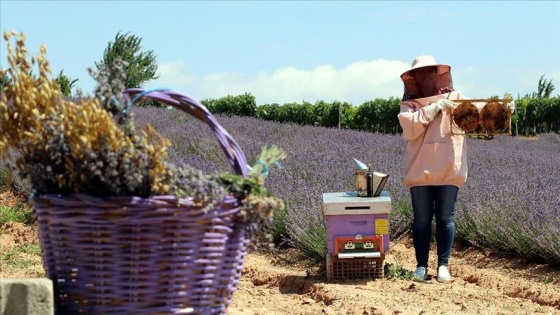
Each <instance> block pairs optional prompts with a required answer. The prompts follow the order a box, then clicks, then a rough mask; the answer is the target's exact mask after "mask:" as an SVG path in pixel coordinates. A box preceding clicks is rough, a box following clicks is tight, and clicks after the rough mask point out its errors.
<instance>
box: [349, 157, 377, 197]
mask: <svg viewBox="0 0 560 315" xmlns="http://www.w3.org/2000/svg"><path fill="white" fill-rule="evenodd" d="M354 163H355V164H356V173H355V174H354V176H355V177H356V193H357V195H358V197H373V172H372V171H371V166H370V165H366V164H364V163H363V162H360V161H358V160H356V159H354Z"/></svg>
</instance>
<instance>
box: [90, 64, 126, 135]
mask: <svg viewBox="0 0 560 315" xmlns="http://www.w3.org/2000/svg"><path fill="white" fill-rule="evenodd" d="M127 66H128V62H126V61H124V60H122V59H120V58H115V59H114V60H113V63H112V64H111V66H109V67H108V66H106V65H101V66H100V69H99V71H95V70H94V69H93V68H88V72H89V75H90V76H91V77H92V78H94V79H95V81H96V82H97V86H96V88H95V97H96V98H98V99H100V100H101V104H102V105H103V108H105V110H106V111H108V112H109V113H111V114H113V117H114V118H115V120H116V122H117V123H118V124H119V125H121V126H123V128H124V130H125V132H126V134H127V135H132V134H134V122H133V119H132V113H131V107H132V104H130V102H129V100H128V99H126V98H125V97H124V94H123V92H122V91H124V89H125V88H126V86H125V85H124V81H125V79H126V71H125V67H127Z"/></svg>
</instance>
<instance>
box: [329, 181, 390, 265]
mask: <svg viewBox="0 0 560 315" xmlns="http://www.w3.org/2000/svg"><path fill="white" fill-rule="evenodd" d="M390 212H391V197H390V196H389V193H388V192H387V191H383V192H382V193H381V195H380V196H379V197H358V196H357V193H356V192H334V193H324V194H323V215H324V216H325V219H326V221H327V249H328V252H329V254H336V253H334V252H333V251H334V241H335V237H337V236H356V235H357V234H360V235H382V236H383V248H384V251H385V252H387V251H388V250H389V213H390Z"/></svg>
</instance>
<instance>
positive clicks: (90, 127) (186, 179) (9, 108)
mask: <svg viewBox="0 0 560 315" xmlns="http://www.w3.org/2000/svg"><path fill="white" fill-rule="evenodd" d="M15 35H18V34H17V33H5V35H4V38H5V40H6V41H9V39H10V38H12V37H13V36H15ZM7 46H8V60H9V61H10V65H11V67H10V69H8V70H7V71H8V73H9V74H10V76H11V77H12V78H13V81H12V82H11V83H9V84H8V85H7V86H6V87H5V88H4V89H3V93H2V97H1V99H0V110H1V115H0V117H1V118H0V119H1V120H0V123H1V124H0V126H1V129H0V156H4V155H6V154H7V151H8V150H9V149H15V150H17V151H18V152H19V154H18V159H17V161H16V162H17V169H18V171H19V173H21V174H22V175H23V176H27V177H28V178H29V179H30V182H31V184H32V186H33V188H34V190H35V192H36V193H38V194H45V193H60V194H71V193H76V192H80V193H89V194H91V195H94V196H98V197H107V196H141V197H148V196H150V195H154V194H155V195H165V194H173V195H175V196H179V197H190V198H192V200H193V201H194V202H195V203H198V204H199V205H201V206H202V207H204V208H205V209H210V208H212V207H213V206H214V205H215V204H216V203H218V202H220V201H221V200H223V198H224V197H225V196H226V195H227V194H234V195H236V196H237V197H238V198H239V199H240V200H241V201H242V203H243V211H242V218H241V219H242V220H247V221H250V222H254V221H255V220H254V219H255V218H270V217H271V214H272V211H273V210H275V209H282V208H283V207H284V204H283V202H282V200H280V199H277V198H274V197H273V196H272V195H271V194H269V193H268V191H266V189H265V188H264V186H263V185H264V178H265V177H266V176H267V172H268V168H269V167H270V166H271V165H272V164H273V163H275V162H276V161H278V160H279V159H282V158H284V157H285V153H284V152H283V151H281V150H280V149H278V148H277V147H272V148H266V147H265V148H264V149H263V152H262V154H261V156H260V157H259V161H258V162H257V164H256V165H255V166H254V167H253V169H252V171H251V172H250V176H249V177H248V178H243V177H242V176H240V175H232V174H216V175H205V174H203V173H202V172H201V171H199V170H196V169H194V168H192V167H190V166H187V165H183V166H182V167H177V166H175V165H173V164H171V163H169V162H168V161H167V158H168V155H167V150H168V148H169V147H170V146H171V142H170V141H169V140H168V139H167V138H165V137H163V136H162V135H161V134H159V133H158V132H157V131H156V130H155V129H153V128H152V127H151V125H150V124H147V125H146V128H145V130H143V131H142V132H140V133H136V132H134V123H133V120H132V115H131V112H130V109H131V104H130V103H129V101H128V99H127V98H125V97H124V95H123V93H122V90H123V88H124V85H123V78H124V77H125V74H124V73H123V72H124V64H123V63H122V62H121V61H119V60H116V61H115V63H114V64H113V65H112V67H110V68H108V69H107V68H102V69H101V70H100V71H99V73H94V72H93V71H90V73H91V74H93V75H94V76H95V77H96V80H97V82H98V86H97V88H96V90H95V97H93V98H84V99H80V101H81V102H80V104H76V103H75V102H73V101H72V100H70V99H67V98H64V97H62V95H61V93H60V89H59V86H58V83H57V82H56V80H54V79H52V78H50V74H51V71H50V67H49V62H48V60H47V59H46V58H45V55H46V48H45V47H44V46H42V47H41V52H40V54H39V56H38V57H37V59H36V60H37V66H38V68H39V78H38V79H35V78H33V77H31V75H30V72H31V68H32V66H33V65H34V64H35V63H36V61H35V58H32V60H31V61H29V60H27V58H26V53H27V49H26V47H25V37H24V35H23V34H21V35H20V37H19V39H18V40H17V41H16V48H15V50H14V51H12V45H11V43H8V45H7Z"/></svg>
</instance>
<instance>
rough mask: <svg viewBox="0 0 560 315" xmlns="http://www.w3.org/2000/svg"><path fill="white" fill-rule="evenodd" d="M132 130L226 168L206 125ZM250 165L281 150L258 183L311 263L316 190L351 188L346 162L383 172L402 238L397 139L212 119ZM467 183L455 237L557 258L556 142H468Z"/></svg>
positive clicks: (141, 117) (319, 240)
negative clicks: (263, 182)
mask: <svg viewBox="0 0 560 315" xmlns="http://www.w3.org/2000/svg"><path fill="white" fill-rule="evenodd" d="M135 115H136V122H137V124H138V125H139V126H141V125H142V124H143V123H146V122H149V123H151V124H152V125H154V126H155V127H156V128H157V129H158V130H159V131H160V132H161V133H162V134H163V135H165V136H166V137H168V138H170V139H171V140H172V142H173V143H174V146H173V149H172V151H171V152H170V157H171V159H172V161H173V162H175V163H187V164H190V165H192V166H194V167H196V168H199V169H201V170H202V171H204V172H209V173H213V172H223V171H229V170H230V169H229V165H228V164H227V162H226V160H225V158H224V157H223V153H222V151H221V149H220V148H219V145H218V143H217V141H216V140H215V139H214V138H213V135H212V134H211V133H210V130H209V128H208V127H206V126H205V125H204V124H202V123H201V122H198V121H196V120H195V119H194V118H192V117H190V116H188V115H187V114H185V113H182V112H180V111H177V110H174V109H173V110H165V109H162V108H153V107H152V108H150V107H148V108H135ZM217 118H218V120H219V121H220V123H221V124H222V126H223V127H224V128H225V129H226V130H227V131H228V132H229V133H230V134H232V136H233V137H234V138H235V139H236V140H237V142H238V143H239V144H240V146H241V147H242V148H243V150H244V152H245V154H246V155H247V159H248V161H249V162H250V163H252V162H254V158H255V156H257V154H258V153H259V152H260V148H261V147H262V146H264V145H272V144H276V145H278V146H279V147H281V148H283V149H284V150H286V151H287V152H288V159H287V160H286V161H284V162H283V163H282V166H283V168H282V169H281V170H273V171H272V173H271V175H270V177H269V179H268V180H267V186H268V188H269V189H270V190H271V192H272V193H274V194H275V195H276V196H277V197H280V198H282V199H284V201H285V202H286V204H287V211H288V213H287V216H286V230H287V231H288V233H289V238H290V240H291V241H292V242H293V244H294V245H296V246H298V247H299V248H301V249H303V250H304V251H307V252H310V253H315V254H316V255H317V256H318V257H322V255H323V254H324V253H325V252H326V244H325V239H324V235H325V229H326V228H325V222H324V220H323V217H322V213H321V207H322V194H323V193H325V192H335V191H352V190H354V175H353V174H354V164H353V161H352V158H356V159H358V160H360V161H363V162H366V163H371V166H372V169H373V170H377V171H381V172H384V173H387V174H389V175H390V177H389V181H388V183H387V186H386V189H387V190H388V191H389V192H390V194H391V197H392V202H393V209H392V213H391V223H390V224H391V236H392V237H395V236H397V235H400V234H403V233H408V232H409V231H410V225H411V214H410V212H411V207H410V198H409V193H408V190H407V189H406V188H405V187H404V186H403V185H402V181H403V178H404V171H403V157H404V149H405V145H406V142H405V141H404V139H402V137H400V136H399V135H386V134H375V133H367V132H360V131H355V130H339V129H334V128H331V129H329V128H319V127H311V126H299V125H294V124H281V123H275V122H270V121H263V120H258V119H255V118H250V117H227V116H217ZM467 141H468V145H469V179H468V181H467V184H465V186H464V187H463V188H462V189H461V190H460V194H459V200H458V204H457V226H458V236H459V237H461V238H464V239H465V240H467V241H469V242H471V243H474V244H477V245H480V246H487V247H491V248H495V249H498V250H501V251H507V252H514V253H518V254H524V255H531V256H536V257H540V258H544V259H546V260H547V261H550V262H560V245H559V244H560V228H559V226H560V196H559V194H558V192H559V191H560V136H559V135H556V134H543V135H539V137H538V139H537V140H534V139H518V138H512V137H508V136H499V137H496V138H494V139H493V140H492V141H486V140H477V139H468V140H467Z"/></svg>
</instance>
